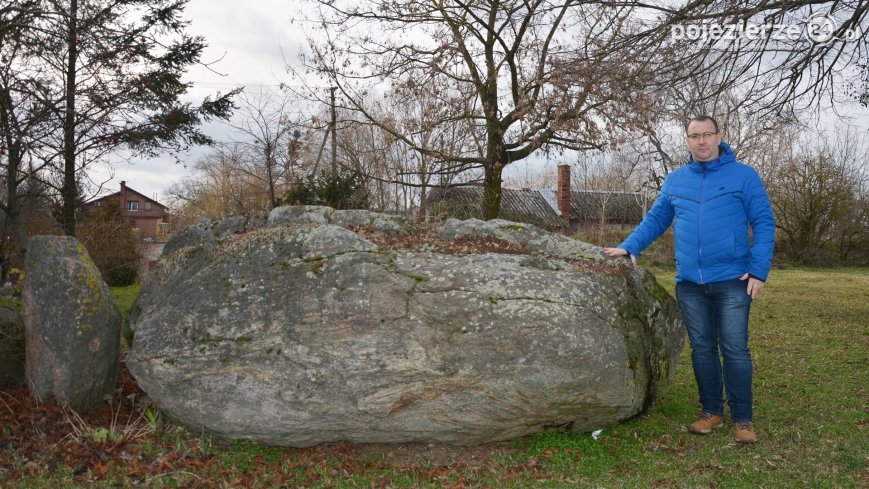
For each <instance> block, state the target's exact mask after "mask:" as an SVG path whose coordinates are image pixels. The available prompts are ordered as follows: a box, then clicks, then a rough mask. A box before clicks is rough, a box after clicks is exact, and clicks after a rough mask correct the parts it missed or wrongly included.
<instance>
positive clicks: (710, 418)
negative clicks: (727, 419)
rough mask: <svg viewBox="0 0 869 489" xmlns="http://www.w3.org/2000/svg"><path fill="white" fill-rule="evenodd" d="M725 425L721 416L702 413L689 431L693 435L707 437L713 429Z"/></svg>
mask: <svg viewBox="0 0 869 489" xmlns="http://www.w3.org/2000/svg"><path fill="white" fill-rule="evenodd" d="M723 424H724V419H723V418H722V417H721V416H718V415H715V414H711V413H707V412H703V413H700V418H698V419H697V421H695V422H693V423H691V426H689V427H688V430H689V431H690V432H691V433H697V434H698V435H706V434H708V433H709V432H710V431H712V428H718V427H720V426H721V425H723Z"/></svg>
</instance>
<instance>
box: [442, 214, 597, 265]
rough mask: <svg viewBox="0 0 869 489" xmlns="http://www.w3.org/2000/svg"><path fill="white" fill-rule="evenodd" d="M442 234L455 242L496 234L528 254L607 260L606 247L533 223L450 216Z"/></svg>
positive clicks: (444, 238)
mask: <svg viewBox="0 0 869 489" xmlns="http://www.w3.org/2000/svg"><path fill="white" fill-rule="evenodd" d="M438 237H439V238H440V239H443V240H447V241H454V240H456V239H458V238H461V237H473V238H480V237H494V238H498V239H500V240H503V241H505V242H507V243H509V244H511V245H513V246H515V247H517V248H520V249H521V250H522V251H524V252H526V253H542V254H546V255H549V256H553V257H558V258H566V259H574V260H577V259H590V260H600V261H603V260H606V259H607V257H606V256H605V255H604V253H603V249H602V248H601V247H599V246H595V245H593V244H589V243H586V242H583V241H579V240H576V239H573V238H569V237H567V236H562V235H560V234H554V233H550V232H547V231H544V230H543V229H540V228H539V227H537V226H534V225H533V224H525V223H519V222H512V221H505V220H503V219H493V220H491V221H481V220H479V219H468V220H467V221H460V220H458V219H448V220H447V221H446V222H445V223H444V224H443V226H442V227H441V229H440V231H439V232H438Z"/></svg>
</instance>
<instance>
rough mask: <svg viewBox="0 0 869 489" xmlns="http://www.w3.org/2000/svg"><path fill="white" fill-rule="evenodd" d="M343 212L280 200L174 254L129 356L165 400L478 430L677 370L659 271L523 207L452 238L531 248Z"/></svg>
mask: <svg viewBox="0 0 869 489" xmlns="http://www.w3.org/2000/svg"><path fill="white" fill-rule="evenodd" d="M326 209H328V208H326ZM276 211H277V209H276ZM338 212H339V211H332V212H328V211H327V210H323V209H315V210H311V209H304V210H303V209H292V208H282V210H280V211H278V212H275V211H273V212H272V215H270V216H269V224H270V225H271V226H273V227H270V228H264V229H259V230H255V231H252V232H248V233H245V234H243V235H235V236H228V237H226V238H224V239H222V240H219V241H218V242H216V244H215V245H214V246H211V247H188V248H184V249H180V250H179V251H177V252H176V253H175V254H174V255H172V256H169V257H165V258H164V259H163V260H162V262H161V264H160V267H159V269H158V270H156V271H155V273H154V274H153V275H152V278H151V280H150V281H149V282H148V283H147V284H146V285H145V286H144V288H143V290H142V293H141V295H140V297H139V299H138V300H137V302H136V305H135V306H134V310H133V312H132V314H131V327H132V328H133V330H134V333H135V337H134V339H133V343H132V348H131V350H130V352H129V354H128V357H127V365H128V367H129V369H130V372H131V373H132V374H133V375H134V376H135V377H136V379H137V381H138V382H139V385H140V386H141V387H142V389H143V390H144V391H145V392H147V393H148V395H149V396H150V397H151V399H152V400H153V401H154V402H156V403H157V405H159V406H160V407H161V409H163V410H164V411H165V412H166V413H167V414H169V415H170V416H172V417H173V418H175V419H177V420H179V421H180V422H182V423H184V424H186V425H188V426H190V427H192V428H194V429H198V430H200V429H201V430H207V431H210V432H212V433H215V434H217V435H219V436H223V437H229V438H244V439H250V440H255V441H258V442H261V443H266V444H273V445H290V446H310V445H316V444H319V443H326V442H337V441H350V442H363V443H381V442H386V443H397V442H423V441H434V442H447V443H454V444H477V443H484V442H488V441H494V440H505V439H509V438H513V437H518V436H522V435H525V434H528V433H532V432H535V431H539V430H542V429H545V428H546V427H552V426H564V427H570V428H573V429H578V430H593V429H597V428H600V427H602V426H604V425H607V424H612V423H617V422H619V421H621V420H624V419H627V418H629V417H632V416H634V415H636V414H638V413H640V412H641V411H642V410H643V409H644V408H645V407H647V406H649V405H651V403H653V402H654V401H655V400H657V399H659V398H660V397H661V396H662V395H663V393H664V391H665V389H666V387H667V386H668V385H669V384H670V382H671V381H672V379H673V375H674V373H675V365H676V361H677V360H678V357H679V354H680V352H681V349H682V345H683V342H684V333H683V329H682V327H681V322H680V319H679V316H678V313H677V308H676V305H675V302H674V300H673V299H672V298H671V297H670V296H669V295H667V293H666V292H665V291H664V290H663V289H662V288H661V287H660V286H658V284H657V283H656V282H655V281H654V278H653V277H652V276H651V275H649V274H647V273H646V272H643V271H641V270H638V269H634V268H633V267H629V266H625V265H624V262H623V261H614V260H608V259H605V258H603V256H602V255H601V254H600V252H599V250H595V249H594V248H595V247H592V246H591V245H588V244H585V243H580V242H576V241H574V240H569V238H563V237H558V236H555V235H549V233H545V232H544V231H541V230H539V229H537V228H532V227H530V226H527V225H521V224H517V223H508V222H507V221H500V222H493V221H490V222H489V223H483V224H480V223H482V221H477V222H470V221H466V222H464V223H462V222H458V221H457V222H449V223H447V225H445V226H444V228H443V229H442V230H441V231H440V234H439V236H440V237H441V238H442V239H444V240H446V241H449V240H453V239H460V238H461V239H463V240H465V244H467V240H469V239H470V240H473V239H479V238H481V237H486V236H492V235H493V234H492V233H495V234H494V235H495V236H496V237H498V238H499V239H501V240H503V241H504V242H509V243H510V245H511V246H512V247H513V248H519V249H521V250H522V251H521V252H518V253H517V252H515V250H512V251H511V253H509V254H508V253H479V254H465V255H452V254H447V253H444V252H439V251H437V249H438V248H437V246H432V245H425V246H420V247H417V248H412V249H389V248H388V247H384V246H378V245H377V244H375V243H373V242H371V241H368V240H366V239H365V238H362V237H360V236H358V235H357V234H355V233H353V232H351V231H349V230H347V229H344V228H342V227H340V226H336V225H334V224H326V223H323V222H320V221H319V220H318V219H316V218H315V217H312V216H321V217H322V216H328V220H332V221H336V219H335V215H336V214H337V213H338ZM291 216H295V217H291ZM300 216H306V217H301V218H299V217H300ZM273 218H274V219H273ZM342 219H343V218H342ZM354 219H356V218H355V217H354ZM360 219H370V220H371V222H374V221H375V220H376V219H377V217H375V216H361V217H360ZM324 220H327V219H326V218H325V217H324ZM280 223H290V224H287V225H281V224H280ZM471 228H473V229H477V230H478V231H479V236H477V237H476V238H475V237H473V236H471V237H468V234H469V230H470V229H471ZM562 238H563V239H562ZM565 240H569V241H565Z"/></svg>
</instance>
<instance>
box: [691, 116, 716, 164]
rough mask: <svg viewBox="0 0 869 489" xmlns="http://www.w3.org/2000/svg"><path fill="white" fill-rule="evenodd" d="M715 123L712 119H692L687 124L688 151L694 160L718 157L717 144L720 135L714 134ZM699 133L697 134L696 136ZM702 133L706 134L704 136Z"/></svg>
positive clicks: (708, 159)
mask: <svg viewBox="0 0 869 489" xmlns="http://www.w3.org/2000/svg"><path fill="white" fill-rule="evenodd" d="M715 132H717V131H716V130H715V124H713V123H712V121H708V120H707V121H692V122H691V123H690V124H688V137H687V138H686V139H687V140H688V151H690V152H691V156H693V157H694V161H711V160H714V159H715V158H718V145H719V144H721V136H720V135H718V134H714V133H715ZM698 135H699V136H698ZM704 135H708V136H706V137H704Z"/></svg>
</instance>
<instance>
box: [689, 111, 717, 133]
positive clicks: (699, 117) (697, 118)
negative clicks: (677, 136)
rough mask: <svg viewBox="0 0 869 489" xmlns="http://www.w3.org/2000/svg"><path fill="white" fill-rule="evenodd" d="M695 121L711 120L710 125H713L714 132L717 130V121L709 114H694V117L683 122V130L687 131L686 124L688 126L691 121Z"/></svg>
mask: <svg viewBox="0 0 869 489" xmlns="http://www.w3.org/2000/svg"><path fill="white" fill-rule="evenodd" d="M695 121H696V122H703V121H712V125H714V126H715V132H718V121H716V120H715V118H714V117H712V116H711V115H706V114H702V115H695V116H694V117H692V118H691V120H689V121H688V124H685V132H688V126H690V125H691V123H692V122H695Z"/></svg>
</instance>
